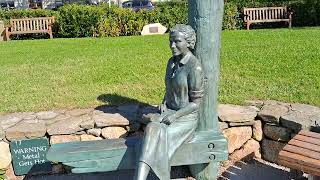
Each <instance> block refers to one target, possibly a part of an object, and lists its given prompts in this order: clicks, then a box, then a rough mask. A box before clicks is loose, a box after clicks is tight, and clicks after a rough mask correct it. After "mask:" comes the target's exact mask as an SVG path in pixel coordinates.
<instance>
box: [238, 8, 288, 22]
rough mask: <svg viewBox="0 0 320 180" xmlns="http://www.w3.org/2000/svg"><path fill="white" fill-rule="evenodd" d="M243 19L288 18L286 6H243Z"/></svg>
mask: <svg viewBox="0 0 320 180" xmlns="http://www.w3.org/2000/svg"><path fill="white" fill-rule="evenodd" d="M243 13H244V15H245V16H244V21H245V22H247V21H268V20H281V19H288V11H287V7H262V8H244V9H243Z"/></svg>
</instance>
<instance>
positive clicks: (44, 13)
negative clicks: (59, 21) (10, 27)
mask: <svg viewBox="0 0 320 180" xmlns="http://www.w3.org/2000/svg"><path fill="white" fill-rule="evenodd" d="M50 16H56V17H57V16H58V12H56V11H52V10H44V9H35V10H29V9H25V10H23V9H14V10H4V9H0V19H2V20H4V21H5V24H8V23H9V20H10V19H14V18H28V17H50Z"/></svg>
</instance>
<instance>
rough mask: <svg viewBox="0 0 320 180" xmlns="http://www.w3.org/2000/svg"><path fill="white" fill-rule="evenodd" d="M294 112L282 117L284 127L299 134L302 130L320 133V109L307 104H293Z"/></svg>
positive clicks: (281, 121)
mask: <svg viewBox="0 0 320 180" xmlns="http://www.w3.org/2000/svg"><path fill="white" fill-rule="evenodd" d="M291 106H292V111H290V112H289V113H287V114H286V115H283V116H281V118H280V123H281V125H282V126H284V127H287V128H290V129H292V130H293V131H294V132H295V133H298V132H299V131H300V130H301V129H308V130H313V131H318V132H320V127H319V124H320V108H319V107H315V106H310V105H306V104H292V105H291Z"/></svg>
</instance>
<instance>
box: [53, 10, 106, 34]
mask: <svg viewBox="0 0 320 180" xmlns="http://www.w3.org/2000/svg"><path fill="white" fill-rule="evenodd" d="M58 13H59V16H58V19H57V23H58V26H59V32H58V34H59V36H61V37H92V36H94V35H95V34H96V30H97V29H98V27H99V23H100V22H101V21H102V20H103V19H102V18H103V15H104V14H105V8H104V6H87V5H77V4H71V5H65V6H63V7H61V8H59V10H58Z"/></svg>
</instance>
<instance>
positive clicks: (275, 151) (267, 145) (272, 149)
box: [261, 139, 286, 163]
mask: <svg viewBox="0 0 320 180" xmlns="http://www.w3.org/2000/svg"><path fill="white" fill-rule="evenodd" d="M285 145H286V144H285V143H282V142H278V141H273V140H268V139H263V140H262V143H261V149H262V157H263V159H265V160H267V161H270V162H274V163H277V161H278V156H279V152H280V151H281V150H282V149H283V147H284V146H285Z"/></svg>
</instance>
